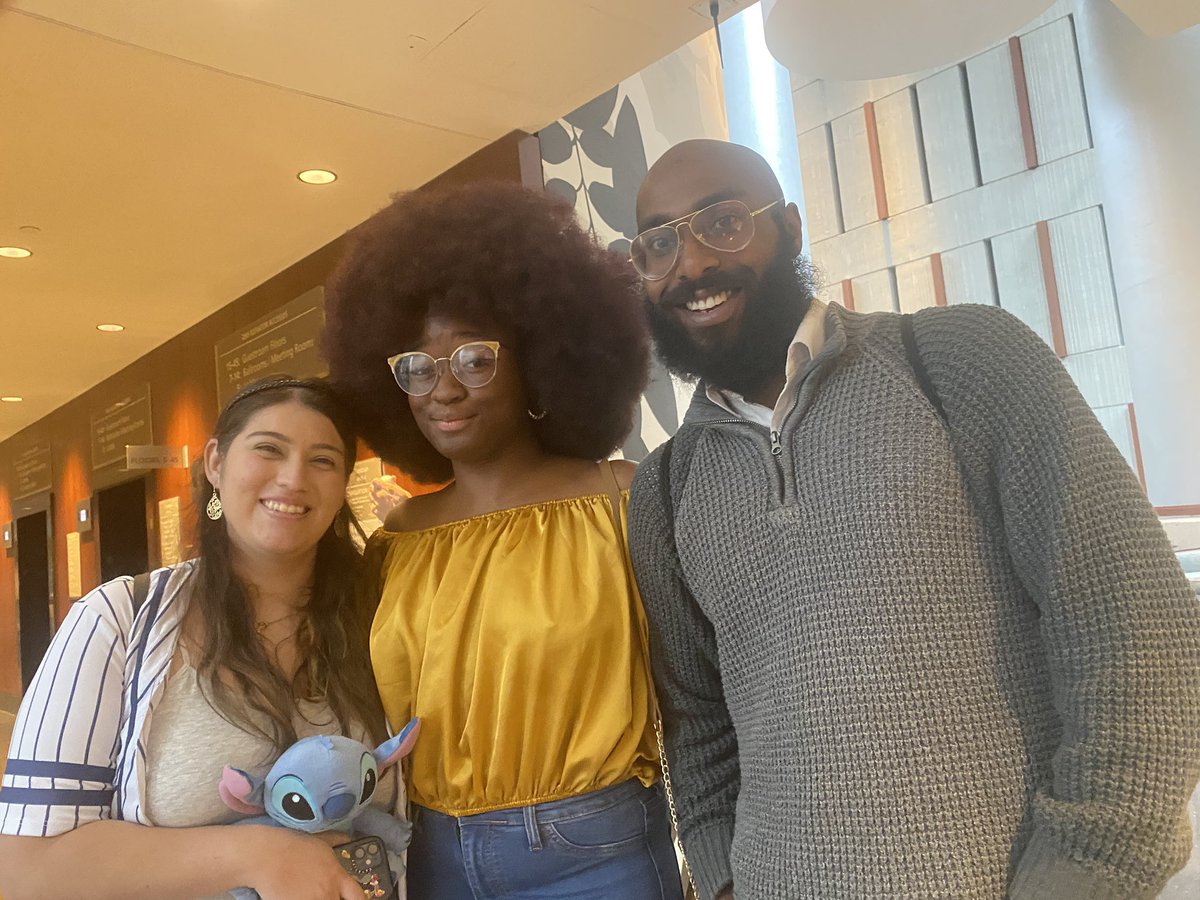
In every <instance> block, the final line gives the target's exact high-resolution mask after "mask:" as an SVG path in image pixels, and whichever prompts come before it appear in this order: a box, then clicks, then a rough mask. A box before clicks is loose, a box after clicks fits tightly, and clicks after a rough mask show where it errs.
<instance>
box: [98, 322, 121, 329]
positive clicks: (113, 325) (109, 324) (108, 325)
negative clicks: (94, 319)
mask: <svg viewBox="0 0 1200 900" xmlns="http://www.w3.org/2000/svg"><path fill="white" fill-rule="evenodd" d="M96 330H97V331H124V330H125V326H124V325H117V324H116V323H114V322H105V323H103V324H102V325H97V326H96Z"/></svg>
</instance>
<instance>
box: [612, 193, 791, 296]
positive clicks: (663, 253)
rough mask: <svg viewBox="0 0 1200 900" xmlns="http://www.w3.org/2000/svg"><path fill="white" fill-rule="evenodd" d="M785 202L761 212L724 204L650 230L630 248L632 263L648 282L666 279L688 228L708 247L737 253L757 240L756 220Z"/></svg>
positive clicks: (731, 202)
mask: <svg viewBox="0 0 1200 900" xmlns="http://www.w3.org/2000/svg"><path fill="white" fill-rule="evenodd" d="M782 202H783V198H782V197H780V198H779V199H778V200H772V201H771V202H770V203H768V204H767V205H766V206H764V207H762V208H761V209H754V210H752V209H750V207H748V206H747V205H746V204H745V203H743V202H742V201H741V200H722V201H720V202H719V203H714V204H713V205H712V206H706V207H704V209H698V210H696V211H695V212H693V213H688V214H687V215H686V216H680V217H679V218H678V219H675V220H674V221H673V222H667V223H665V224H663V225H657V226H655V227H654V228H647V229H646V230H645V231H643V232H642V233H641V234H639V235H638V236H637V237H635V238H634V239H633V243H631V244H630V245H629V259H630V261H631V262H632V263H633V267H634V268H635V269H637V271H638V274H639V275H641V276H642V277H643V278H645V279H646V280H647V281H659V280H661V279H663V278H666V277H667V275H669V274H670V272H671V269H672V268H674V266H675V260H676V259H678V258H679V246H680V244H681V243H682V242H683V235H682V233H681V232H680V230H679V229H680V228H682V227H683V226H684V225H686V226H687V227H688V229H689V230H690V231H691V232H692V234H693V235H695V238H696V240H698V241H699V242H700V243H702V244H703V245H704V246H705V247H711V248H712V249H713V250H720V251H722V252H724V253H736V252H737V251H738V250H744V249H745V248H746V246H747V245H748V244H749V243H750V242H751V241H752V240H754V217H755V216H757V215H758V214H759V213H763V212H766V211H767V210H768V209H770V208H771V207H772V206H776V205H778V204H780V203H782Z"/></svg>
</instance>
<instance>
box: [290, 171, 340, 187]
mask: <svg viewBox="0 0 1200 900" xmlns="http://www.w3.org/2000/svg"><path fill="white" fill-rule="evenodd" d="M296 177H297V178H299V179H300V180H301V181H303V182H304V183H305V184H329V183H330V182H332V181H337V173H336V172H330V171H329V170H328V169H305V170H304V171H303V172H301V173H300V174H299V175H297V176H296Z"/></svg>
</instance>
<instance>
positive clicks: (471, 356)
mask: <svg viewBox="0 0 1200 900" xmlns="http://www.w3.org/2000/svg"><path fill="white" fill-rule="evenodd" d="M499 352H500V342H499V341H471V342H470V343H467V344H463V345H462V346H461V347H459V348H458V349H457V350H455V351H454V352H453V353H451V354H450V355H449V356H443V357H439V358H437V359H435V358H434V357H432V356H430V355H429V354H428V353H422V352H420V351H419V350H417V351H413V352H411V353H397V354H396V355H395V356H389V357H388V368H389V369H391V370H392V375H393V376H395V378H396V384H398V385H400V390H402V391H404V393H406V394H408V395H409V396H410V397H424V396H425V395H426V394H431V393H433V389H434V388H435V387H437V383H438V381H440V380H441V377H442V363H447V364H449V366H450V374H451V375H453V376H454V377H455V378H456V379H458V383H459V384H461V385H462V386H463V387H468V388H481V387H483V386H484V385H485V384H489V383H490V382H491V380H492V379H493V378H495V377H496V357H497V355H498V354H499Z"/></svg>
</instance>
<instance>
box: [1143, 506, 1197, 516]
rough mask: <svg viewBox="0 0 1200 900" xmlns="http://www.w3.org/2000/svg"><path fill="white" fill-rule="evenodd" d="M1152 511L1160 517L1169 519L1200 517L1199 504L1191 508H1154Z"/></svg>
mask: <svg viewBox="0 0 1200 900" xmlns="http://www.w3.org/2000/svg"><path fill="white" fill-rule="evenodd" d="M1154 511H1155V512H1156V513H1158V514H1159V515H1160V516H1163V517H1165V518H1170V517H1171V516H1200V503H1197V504H1194V505H1192V506H1156V507H1154Z"/></svg>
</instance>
